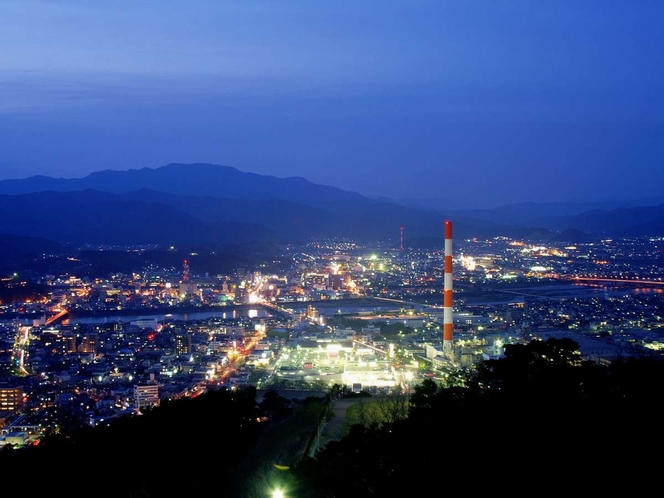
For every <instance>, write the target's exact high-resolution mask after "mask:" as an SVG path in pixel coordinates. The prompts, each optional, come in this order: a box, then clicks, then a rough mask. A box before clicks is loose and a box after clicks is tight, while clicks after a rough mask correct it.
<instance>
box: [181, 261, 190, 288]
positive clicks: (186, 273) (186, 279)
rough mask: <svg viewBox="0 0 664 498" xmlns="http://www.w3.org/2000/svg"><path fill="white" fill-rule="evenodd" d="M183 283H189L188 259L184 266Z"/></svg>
mask: <svg viewBox="0 0 664 498" xmlns="http://www.w3.org/2000/svg"><path fill="white" fill-rule="evenodd" d="M182 281H183V282H185V283H187V282H189V261H187V260H186V259H185V260H184V263H183V264H182Z"/></svg>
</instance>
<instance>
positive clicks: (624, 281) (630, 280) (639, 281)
mask: <svg viewBox="0 0 664 498" xmlns="http://www.w3.org/2000/svg"><path fill="white" fill-rule="evenodd" d="M569 280H571V281H573V282H581V283H583V282H597V283H604V282H611V283H619V284H630V285H635V284H636V285H664V282H662V281H661V280H645V279H640V278H597V277H570V278H569Z"/></svg>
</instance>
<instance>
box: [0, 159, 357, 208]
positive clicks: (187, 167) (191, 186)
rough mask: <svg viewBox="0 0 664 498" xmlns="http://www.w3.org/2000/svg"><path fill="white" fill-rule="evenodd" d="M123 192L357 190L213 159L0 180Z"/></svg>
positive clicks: (259, 195)
mask: <svg viewBox="0 0 664 498" xmlns="http://www.w3.org/2000/svg"><path fill="white" fill-rule="evenodd" d="M87 189H92V190H98V191H102V192H113V193H123V192H131V191H134V190H140V189H150V190H156V191H158V192H169V193H173V194H180V195H194V196H211V197H219V198H224V199H243V200H250V199H253V200H266V199H285V200H290V201H293V202H307V201H314V202H320V201H344V200H352V199H362V198H363V197H362V196H361V195H360V194H357V193H355V192H348V191H345V190H341V189H339V188H336V187H328V186H325V185H317V184H315V183H311V182H310V181H308V180H305V179H304V178H300V177H290V178H278V177H276V176H267V175H258V174H255V173H246V172H242V171H240V170H238V169H236V168H232V167H230V166H219V165H215V164H204V163H194V164H177V163H172V164H167V165H166V166H162V167H160V168H142V169H130V170H127V171H114V170H105V171H99V172H96V173H91V174H89V175H88V176H85V177H83V178H72V179H65V178H49V177H45V176H33V177H30V178H26V179H22V180H2V181H0V194H27V193H32V192H44V191H55V192H74V191H81V190H87Z"/></svg>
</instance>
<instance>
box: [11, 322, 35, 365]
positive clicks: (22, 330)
mask: <svg viewBox="0 0 664 498" xmlns="http://www.w3.org/2000/svg"><path fill="white" fill-rule="evenodd" d="M30 328H31V327H25V326H21V327H19V328H18V332H17V333H16V340H15V341H14V356H15V359H16V360H18V364H17V366H18V369H19V371H20V372H21V374H23V375H28V374H29V373H30V372H28V371H27V370H26V368H25V350H26V348H27V347H28V343H29V341H30V339H29V338H30Z"/></svg>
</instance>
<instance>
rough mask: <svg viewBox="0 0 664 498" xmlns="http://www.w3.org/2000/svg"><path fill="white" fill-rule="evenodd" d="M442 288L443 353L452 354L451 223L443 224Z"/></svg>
mask: <svg viewBox="0 0 664 498" xmlns="http://www.w3.org/2000/svg"><path fill="white" fill-rule="evenodd" d="M443 285H444V288H443V352H444V353H445V354H447V355H448V356H449V355H451V353H452V341H453V339H454V337H453V336H454V312H453V308H452V303H453V291H452V222H451V221H446V222H445V279H444V283H443Z"/></svg>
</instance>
